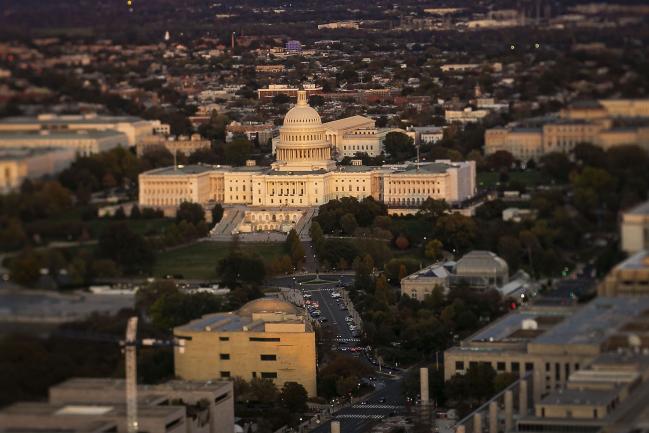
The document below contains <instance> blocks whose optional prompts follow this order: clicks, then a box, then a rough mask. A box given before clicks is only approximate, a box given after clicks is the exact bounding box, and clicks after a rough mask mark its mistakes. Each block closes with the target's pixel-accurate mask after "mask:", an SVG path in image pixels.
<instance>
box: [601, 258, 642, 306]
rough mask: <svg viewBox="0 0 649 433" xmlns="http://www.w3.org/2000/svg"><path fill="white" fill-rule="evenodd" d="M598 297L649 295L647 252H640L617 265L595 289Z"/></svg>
mask: <svg viewBox="0 0 649 433" xmlns="http://www.w3.org/2000/svg"><path fill="white" fill-rule="evenodd" d="M597 294H598V295H599V296H640V295H649V251H647V250H640V251H638V252H637V253H635V254H634V255H632V256H631V257H629V258H628V259H626V260H624V261H623V262H621V263H619V264H617V265H616V266H615V267H614V268H613V269H611V270H610V271H609V273H608V274H607V275H606V277H604V280H603V281H602V282H601V284H600V285H599V286H598V287H597Z"/></svg>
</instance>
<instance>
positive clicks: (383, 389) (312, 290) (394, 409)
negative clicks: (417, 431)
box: [273, 274, 405, 433]
mask: <svg viewBox="0 0 649 433" xmlns="http://www.w3.org/2000/svg"><path fill="white" fill-rule="evenodd" d="M325 279H326V280H329V281H326V282H325V281H323V280H325ZM339 281H341V282H342V283H344V284H351V282H352V281H353V276H351V275H344V274H339V275H321V276H319V280H315V276H314V275H307V276H295V279H294V277H293V276H289V277H279V278H275V279H274V280H273V284H277V285H283V286H285V287H295V288H299V289H301V290H302V291H303V292H304V293H305V294H309V295H311V298H310V299H311V300H313V301H316V302H317V303H318V304H319V310H320V312H321V316H320V317H321V318H322V317H325V318H326V319H327V326H329V327H331V328H333V329H332V330H333V334H334V335H335V336H336V341H337V345H338V346H339V348H338V349H337V350H341V351H342V350H344V349H345V348H348V347H354V346H359V345H360V341H359V340H358V339H357V338H354V337H353V335H352V332H351V331H350V330H349V328H348V326H347V322H346V321H345V318H346V317H347V311H345V310H343V309H341V305H342V303H340V302H338V301H337V300H336V299H335V298H333V297H332V296H331V294H332V292H333V291H334V290H335V288H336V286H337V285H338V284H339ZM353 356H358V357H359V359H361V360H363V361H365V362H367V363H368V364H369V361H368V360H367V358H365V356H364V355H363V354H362V353H360V352H356V353H355V354H354V355H353ZM369 365H372V364H369ZM372 367H374V366H372ZM374 377H376V380H375V381H374V384H375V391H374V392H372V393H371V394H369V395H367V396H365V397H364V398H363V399H362V400H361V401H358V402H356V403H355V404H353V405H351V406H347V407H344V408H342V409H340V410H338V411H336V412H334V413H333V414H332V418H331V419H335V420H338V421H340V428H341V433H364V432H366V431H369V430H370V428H371V427H372V426H373V425H374V424H376V423H377V422H379V421H380V420H381V419H383V418H387V417H389V416H393V415H398V414H403V413H404V412H405V407H404V404H405V399H404V397H403V395H402V392H401V385H402V377H401V376H399V375H396V374H387V375H386V374H379V373H378V372H376V373H375V374H374ZM330 429H331V422H330V420H329V421H326V422H324V423H322V424H321V425H319V426H317V427H316V428H315V429H314V430H312V432H314V433H329V432H330Z"/></svg>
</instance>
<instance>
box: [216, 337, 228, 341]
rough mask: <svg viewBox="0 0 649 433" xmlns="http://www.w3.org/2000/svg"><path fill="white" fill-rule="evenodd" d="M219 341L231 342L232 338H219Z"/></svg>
mask: <svg viewBox="0 0 649 433" xmlns="http://www.w3.org/2000/svg"><path fill="white" fill-rule="evenodd" d="M219 341H230V337H219Z"/></svg>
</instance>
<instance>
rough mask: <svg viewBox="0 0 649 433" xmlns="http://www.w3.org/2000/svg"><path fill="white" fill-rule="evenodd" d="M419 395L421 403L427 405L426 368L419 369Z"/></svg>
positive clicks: (428, 396)
mask: <svg viewBox="0 0 649 433" xmlns="http://www.w3.org/2000/svg"><path fill="white" fill-rule="evenodd" d="M419 395H421V404H422V405H424V404H425V405H427V404H428V402H429V400H430V395H429V394H428V368H426V367H423V368H420V369H419Z"/></svg>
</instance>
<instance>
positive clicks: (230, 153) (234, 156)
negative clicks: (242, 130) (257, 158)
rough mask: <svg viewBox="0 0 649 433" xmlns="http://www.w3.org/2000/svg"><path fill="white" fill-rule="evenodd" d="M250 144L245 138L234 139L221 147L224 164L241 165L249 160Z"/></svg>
mask: <svg viewBox="0 0 649 433" xmlns="http://www.w3.org/2000/svg"><path fill="white" fill-rule="evenodd" d="M251 152H252V144H251V143H250V141H249V140H248V139H247V138H245V137H236V138H234V139H233V140H232V141H231V142H229V143H225V145H224V146H223V155H224V158H225V162H226V164H231V165H243V164H244V163H245V162H246V160H248V159H250V154H251Z"/></svg>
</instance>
